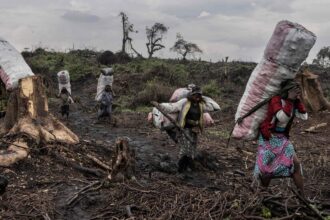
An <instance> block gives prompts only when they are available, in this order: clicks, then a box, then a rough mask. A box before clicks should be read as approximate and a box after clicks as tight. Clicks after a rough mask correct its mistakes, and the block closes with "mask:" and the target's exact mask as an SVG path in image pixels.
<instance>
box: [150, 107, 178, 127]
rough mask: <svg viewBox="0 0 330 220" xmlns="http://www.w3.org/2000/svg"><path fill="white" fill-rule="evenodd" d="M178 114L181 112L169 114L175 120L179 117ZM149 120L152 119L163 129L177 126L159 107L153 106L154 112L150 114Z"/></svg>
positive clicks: (156, 125) (155, 124)
mask: <svg viewBox="0 0 330 220" xmlns="http://www.w3.org/2000/svg"><path fill="white" fill-rule="evenodd" d="M178 115H179V114H168V116H169V117H171V118H172V119H174V120H176V119H177V117H178ZM148 121H152V123H153V124H154V126H155V127H156V128H159V129H161V130H168V129H172V128H174V127H175V126H174V125H173V124H172V122H170V120H168V118H167V117H165V116H164V115H163V113H161V112H160V111H159V110H158V109H157V108H152V112H150V113H149V115H148Z"/></svg>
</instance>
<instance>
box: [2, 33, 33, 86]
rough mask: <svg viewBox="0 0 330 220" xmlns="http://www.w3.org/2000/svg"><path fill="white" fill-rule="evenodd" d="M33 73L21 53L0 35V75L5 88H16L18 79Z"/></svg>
mask: <svg viewBox="0 0 330 220" xmlns="http://www.w3.org/2000/svg"><path fill="white" fill-rule="evenodd" d="M33 75H34V74H33V72H32V70H31V68H30V67H29V66H28V65H27V64H26V62H25V60H24V59H23V57H22V55H21V54H20V53H19V52H18V51H17V50H16V49H15V48H14V47H13V46H12V45H11V44H10V43H8V41H6V40H4V39H3V38H1V37H0V77H1V80H2V81H3V83H4V84H5V85H6V89H7V90H13V89H15V88H17V86H18V81H19V80H20V79H22V78H25V77H27V76H33Z"/></svg>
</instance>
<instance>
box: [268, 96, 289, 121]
mask: <svg viewBox="0 0 330 220" xmlns="http://www.w3.org/2000/svg"><path fill="white" fill-rule="evenodd" d="M270 105H271V107H272V112H274V113H275V116H276V119H277V120H278V121H280V122H283V123H284V122H288V121H289V120H290V118H291V116H292V115H291V114H292V110H293V106H294V105H293V102H292V101H291V100H289V99H286V100H284V105H282V99H281V97H280V96H275V97H274V98H272V100H271V102H270Z"/></svg>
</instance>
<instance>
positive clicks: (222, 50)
mask: <svg viewBox="0 0 330 220" xmlns="http://www.w3.org/2000/svg"><path fill="white" fill-rule="evenodd" d="M120 11H124V12H125V13H126V14H127V15H128V17H129V20H130V22H131V23H133V24H134V27H135V29H136V30H138V31H139V32H138V33H136V34H132V35H131V37H132V38H133V40H134V41H133V45H134V46H135V47H136V49H137V50H138V51H139V52H141V53H142V54H144V55H145V56H146V55H147V50H146V47H145V43H146V35H145V28H146V26H152V25H153V24H154V23H155V22H160V23H163V24H165V25H166V26H168V27H169V31H168V33H167V34H166V37H165V39H164V41H163V43H164V44H165V46H166V48H165V49H163V50H161V51H159V52H157V53H156V54H155V55H156V56H157V57H163V58H166V57H176V54H175V53H173V52H170V51H169V48H170V47H171V46H172V45H173V44H174V42H175V38H176V34H177V33H178V32H180V33H181V35H182V36H183V37H184V39H186V40H187V41H190V42H193V43H196V44H198V45H199V46H200V48H201V49H202V50H203V51H204V53H203V54H202V55H201V58H202V59H204V60H210V59H211V60H212V61H218V60H221V59H222V58H224V57H225V56H229V59H230V60H242V61H255V62H258V61H259V60H260V59H261V57H262V53H263V50H264V48H265V46H266V44H267V42H268V39H269V38H270V36H271V34H272V32H273V30H274V27H275V25H276V24H277V22H279V21H280V20H289V21H292V22H297V23H300V24H302V25H303V26H305V27H306V28H307V29H309V30H310V31H312V32H314V33H315V34H316V36H317V41H316V44H315V46H314V47H313V49H312V50H311V52H310V55H309V57H308V59H307V60H308V62H311V61H312V59H313V58H315V56H316V54H317V52H318V51H319V50H320V48H322V47H323V46H330V42H329V41H330V1H329V0H0V36H1V37H3V38H5V39H6V40H8V41H9V42H11V43H12V44H13V45H14V46H15V47H16V48H17V49H18V50H20V51H22V50H23V49H24V48H30V49H31V48H36V47H38V46H42V47H45V48H49V49H55V50H61V51H64V50H66V49H69V48H72V47H73V45H74V47H75V48H76V49H77V48H79V49H83V48H88V49H96V50H111V51H114V52H116V51H118V50H120V49H121V38H122V32H121V24H120V18H119V17H118V14H119V12H120ZM198 57H199V55H198V56H197V57H196V58H198Z"/></svg>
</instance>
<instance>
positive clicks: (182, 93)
mask: <svg viewBox="0 0 330 220" xmlns="http://www.w3.org/2000/svg"><path fill="white" fill-rule="evenodd" d="M189 92H190V90H189V89H188V88H178V89H176V90H175V91H174V93H173V94H172V96H171V98H170V102H177V101H179V100H181V99H184V98H187V96H188V94H189ZM202 98H203V100H204V102H205V105H207V106H208V107H209V108H211V109H213V110H212V111H219V110H220V106H219V104H218V103H216V102H215V101H214V100H213V99H211V98H210V97H208V96H202Z"/></svg>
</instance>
